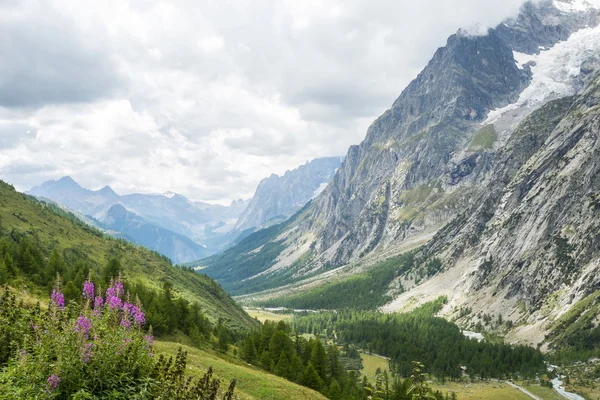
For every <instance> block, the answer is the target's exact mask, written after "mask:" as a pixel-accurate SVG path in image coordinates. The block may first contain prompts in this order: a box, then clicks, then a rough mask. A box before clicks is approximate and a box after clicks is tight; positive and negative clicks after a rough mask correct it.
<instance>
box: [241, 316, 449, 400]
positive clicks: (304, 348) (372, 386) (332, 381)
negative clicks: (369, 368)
mask: <svg viewBox="0 0 600 400" xmlns="http://www.w3.org/2000/svg"><path fill="white" fill-rule="evenodd" d="M350 352H351V350H350V349H347V348H344V350H343V353H341V352H340V350H339V348H338V344H337V343H336V342H335V340H333V338H332V339H331V340H328V341H326V342H324V341H322V340H320V339H319V338H318V337H311V338H310V339H308V340H307V339H306V338H305V337H304V336H300V335H298V334H297V333H296V334H295V335H291V328H290V326H289V325H287V324H286V323H285V322H284V321H279V322H278V323H275V322H270V321H267V322H266V323H265V324H264V325H263V327H262V329H261V331H258V332H256V333H255V334H253V335H249V336H248V337H247V338H246V339H245V340H244V342H243V344H242V358H243V359H244V360H245V361H247V362H248V363H250V364H253V365H256V366H259V367H262V368H263V369H264V370H266V371H271V372H272V373H274V374H275V375H278V376H280V377H283V378H286V379H288V380H290V381H292V382H297V383H299V384H301V385H304V386H306V387H309V388H311V389H313V390H315V391H319V392H321V393H322V394H323V395H325V396H326V397H327V398H329V399H334V400H341V399H344V400H366V399H377V398H379V399H397V400H409V399H432V400H443V399H444V398H446V399H448V398H450V397H448V396H446V397H444V395H443V394H442V393H441V392H434V391H432V390H431V389H430V388H429V387H428V385H427V384H426V383H425V376H424V374H423V365H422V364H420V363H417V362H415V363H412V368H411V372H410V375H407V376H410V378H408V379H403V378H402V377H401V376H399V375H398V376H394V377H390V376H389V375H388V374H387V373H384V374H383V375H381V376H378V377H377V379H376V381H374V382H372V383H370V382H369V381H368V380H367V379H362V380H361V379H359V378H360V376H359V375H358V374H357V372H356V371H350V372H348V371H346V368H345V365H344V363H343V360H344V359H345V358H349V357H350V356H349V353H350ZM354 353H355V354H357V353H356V352H355V351H354ZM452 398H456V397H452Z"/></svg>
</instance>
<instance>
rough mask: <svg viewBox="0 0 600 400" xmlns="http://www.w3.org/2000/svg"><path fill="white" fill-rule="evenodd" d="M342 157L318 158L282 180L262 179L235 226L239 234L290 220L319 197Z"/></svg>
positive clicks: (279, 178)
mask: <svg viewBox="0 0 600 400" xmlns="http://www.w3.org/2000/svg"><path fill="white" fill-rule="evenodd" d="M342 160H343V158H342V157H328V158H317V159H314V160H312V161H310V162H307V163H306V164H304V165H301V166H300V167H298V168H296V169H294V170H291V171H287V172H286V173H285V174H284V175H283V176H279V175H275V174H273V175H271V176H270V177H268V178H265V179H263V180H262V181H261V182H260V184H259V185H258V188H257V189H256V192H255V193H254V196H252V200H250V203H249V204H248V207H247V208H246V210H245V211H244V212H243V213H242V214H241V215H240V217H239V219H238V221H237V224H236V226H235V228H236V230H237V231H238V232H240V233H241V232H243V231H245V230H248V229H254V230H257V229H260V228H263V227H266V226H269V225H272V224H273V223H277V222H281V221H284V220H286V219H287V218H289V217H290V216H291V215H292V214H294V213H295V212H296V211H298V210H299V209H301V208H302V207H304V205H305V204H306V203H308V202H309V201H310V200H311V199H313V198H315V197H316V196H318V195H319V194H320V193H321V192H322V191H323V189H324V188H325V187H326V186H327V184H329V182H331V179H332V178H333V176H334V174H335V172H336V170H337V169H338V168H339V167H340V165H341V163H342Z"/></svg>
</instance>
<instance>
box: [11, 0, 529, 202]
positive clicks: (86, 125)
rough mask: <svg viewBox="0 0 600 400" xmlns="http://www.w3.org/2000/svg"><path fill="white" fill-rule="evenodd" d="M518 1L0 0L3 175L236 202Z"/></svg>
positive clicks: (324, 152)
mask: <svg viewBox="0 0 600 400" xmlns="http://www.w3.org/2000/svg"><path fill="white" fill-rule="evenodd" d="M522 2H523V1H522V0H502V1H501V0H418V1H417V0H413V1H404V0H390V1H374V0H343V1H342V0H341V1H337V0H329V1H317V0H294V1H285V0H272V1H263V0H248V1H228V0H217V1H215V0H211V1H198V0H180V1H154V0H114V1H113V0H97V1H81V0H48V1H19V0H1V1H0V54H2V63H0V178H1V179H3V180H6V181H8V182H10V183H12V184H14V185H15V186H16V187H17V188H18V189H19V190H26V189H29V188H31V187H32V186H34V185H37V184H39V183H41V182H43V181H45V180H48V179H57V178H60V177H61V176H63V175H71V176H72V177H73V178H74V179H76V180H77V181H78V182H80V183H81V184H82V185H83V186H85V187H88V188H100V187H102V186H104V185H110V186H112V187H113V188H114V189H115V190H116V191H117V192H119V193H121V194H123V193H129V192H142V193H150V192H152V193H160V192H165V191H168V190H171V191H175V192H178V193H182V194H184V195H186V196H188V197H189V198H191V199H194V200H208V201H219V202H226V201H228V200H229V199H232V198H240V197H243V198H247V197H249V196H251V195H252V193H253V192H254V189H255V188H256V185H257V184H258V182H259V181H260V180H261V179H262V178H264V177H266V176H268V175H270V174H271V173H278V174H281V173H283V172H285V171H286V170H287V169H292V168H295V167H297V166H298V165H300V164H303V163H304V162H306V161H307V160H309V159H312V158H315V157H322V156H337V155H344V154H345V153H346V150H347V148H348V146H350V145H351V144H358V143H360V141H361V140H362V139H363V138H364V136H365V133H366V129H367V127H368V125H369V124H370V123H371V122H372V121H373V120H374V119H375V118H376V117H377V116H378V115H379V114H381V113H382V112H383V111H385V110H386V109H387V108H388V107H389V106H390V105H391V104H392V102H393V101H394V100H395V98H396V97H397V96H398V95H399V94H400V92H401V91H402V89H403V88H404V87H405V86H406V85H407V84H408V82H409V81H410V80H411V79H413V78H414V77H415V76H416V75H417V73H418V72H419V71H420V70H421V69H422V68H423V67H424V65H425V64H426V62H427V61H428V60H429V59H430V58H431V56H432V55H433V52H434V51H435V49H436V48H437V47H440V46H443V45H444V44H445V42H446V38H447V37H448V36H449V35H450V34H452V33H453V32H455V31H456V30H457V29H459V28H470V29H471V30H472V31H477V32H484V31H485V29H486V27H488V26H493V25H496V24H497V23H499V22H500V21H501V20H502V19H504V18H506V17H508V16H511V15H515V14H516V12H517V10H518V8H519V6H520V4H521V3H522Z"/></svg>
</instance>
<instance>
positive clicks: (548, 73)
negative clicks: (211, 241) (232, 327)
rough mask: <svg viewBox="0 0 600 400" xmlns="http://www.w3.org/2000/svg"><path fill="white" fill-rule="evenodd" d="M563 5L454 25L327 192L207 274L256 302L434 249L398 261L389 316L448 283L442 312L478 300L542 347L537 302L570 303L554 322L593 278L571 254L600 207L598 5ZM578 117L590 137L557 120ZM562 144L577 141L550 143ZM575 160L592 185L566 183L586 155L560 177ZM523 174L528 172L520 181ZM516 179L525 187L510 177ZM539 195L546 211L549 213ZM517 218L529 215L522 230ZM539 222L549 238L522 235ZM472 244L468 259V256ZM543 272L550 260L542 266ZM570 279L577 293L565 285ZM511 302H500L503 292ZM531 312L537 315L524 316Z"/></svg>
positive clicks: (452, 314) (582, 245) (210, 266)
mask: <svg viewBox="0 0 600 400" xmlns="http://www.w3.org/2000/svg"><path fill="white" fill-rule="evenodd" d="M557 4H559V7H557ZM567 4H573V3H572V2H568V1H561V2H550V1H545V2H540V3H537V4H533V3H527V4H526V5H525V6H524V7H523V8H522V10H521V13H520V15H519V16H518V17H515V18H513V19H511V20H507V21H505V22H504V23H502V24H500V25H498V27H496V28H494V29H491V30H490V31H489V32H488V34H487V35H484V36H477V37H472V36H466V35H465V34H463V33H461V32H459V33H458V34H455V35H452V36H451V37H450V38H449V40H448V43H447V46H446V47H444V48H440V49H439V50H438V51H437V52H436V53H435V55H434V56H433V58H432V60H431V61H430V62H429V63H428V65H427V66H426V67H425V69H424V70H423V71H422V72H421V73H420V74H419V76H418V77H417V78H416V79H415V80H414V81H413V82H411V84H409V85H408V87H407V88H406V89H405V90H404V91H403V92H402V94H401V95H400V97H399V98H398V99H397V100H396V101H395V102H394V104H393V105H392V108H390V110H388V111H386V112H385V113H384V114H383V115H382V116H381V117H379V118H378V119H377V120H376V121H374V122H373V124H372V125H371V126H370V127H369V130H368V131H367V135H366V138H365V140H364V141H363V142H362V143H361V144H360V145H357V146H352V147H351V148H350V149H349V151H348V154H347V156H346V159H345V161H344V163H343V164H342V167H341V168H340V170H339V171H338V172H337V173H336V175H335V177H334V179H333V181H332V183H331V184H330V185H329V186H328V187H327V188H326V189H325V191H324V192H323V193H322V194H321V195H320V196H318V197H317V198H316V199H314V200H313V201H312V202H311V204H310V205H309V206H307V207H306V208H305V209H303V210H302V211H300V212H299V214H297V215H296V216H295V217H294V218H293V219H291V220H289V221H287V222H284V223H282V224H280V225H279V226H278V228H277V231H276V232H273V233H272V234H270V235H266V236H265V237H264V238H263V239H260V240H259V237H258V236H256V237H250V238H249V240H248V242H246V244H249V243H253V244H254V245H255V248H254V249H247V247H248V246H246V248H244V250H243V251H242V247H240V248H239V250H236V248H235V247H234V248H232V249H230V250H229V251H228V253H227V254H226V257H221V258H209V259H206V260H203V265H204V266H206V268H205V269H204V270H203V271H205V272H206V273H207V274H208V275H209V276H214V277H215V278H216V279H217V280H218V281H219V282H221V284H223V286H224V287H225V288H226V289H227V290H229V291H230V292H231V293H234V294H236V295H238V296H240V297H238V299H240V300H243V301H245V302H250V303H252V302H260V301H261V300H260V299H261V298H267V297H264V296H268V297H269V298H271V299H272V302H271V303H270V304H271V305H275V303H276V301H277V298H278V296H280V297H281V296H287V295H289V294H290V293H301V292H302V291H311V290H312V288H313V287H319V286H321V285H323V284H324V283H326V282H337V281H338V280H339V279H342V278H341V277H352V276H353V275H354V274H356V273H357V272H361V271H362V272H364V271H367V272H368V270H369V268H370V267H369V265H375V266H376V265H378V263H379V261H371V260H379V259H382V260H385V259H386V258H391V257H394V256H395V255H397V254H401V253H402V252H403V251H406V249H407V248H410V249H414V248H415V247H418V246H419V245H425V247H424V248H423V249H422V250H420V251H417V255H416V257H417V262H416V263H415V265H414V266H413V267H412V268H411V269H410V271H408V272H406V271H404V272H401V271H395V270H393V268H394V266H393V265H391V266H389V267H390V268H392V270H391V272H392V275H391V276H393V277H394V279H393V280H390V281H388V282H387V283H386V284H387V285H389V286H387V289H386V291H387V292H388V293H389V294H390V295H391V296H392V300H391V302H390V303H389V304H388V305H386V306H385V307H384V310H386V311H397V310H402V309H404V308H405V307H410V306H411V305H413V306H414V305H415V304H421V303H422V302H423V301H426V299H428V300H431V299H432V296H434V295H435V296H439V295H440V293H443V294H446V295H448V297H449V299H451V301H450V303H449V305H448V307H446V308H445V309H444V311H443V312H444V314H445V315H447V316H448V317H449V318H459V317H460V313H459V309H460V308H461V307H468V306H469V305H470V304H480V305H482V306H481V307H479V306H478V307H477V312H478V313H479V315H482V314H485V313H495V314H496V315H498V314H502V315H503V316H504V317H505V318H508V319H510V321H511V322H514V323H515V324H522V326H518V327H516V328H514V329H512V330H511V331H510V332H509V333H508V334H509V337H510V338H511V340H514V341H526V342H527V343H529V344H538V343H541V342H542V341H543V339H544V335H545V334H546V333H548V332H549V330H551V329H552V326H551V325H552V323H553V322H552V321H550V319H548V315H547V312H548V310H546V311H545V313H546V314H544V313H542V312H541V311H540V310H541V309H543V308H544V307H546V308H547V309H552V310H554V309H553V307H552V306H551V303H549V302H550V299H558V300H557V301H559V304H560V305H561V307H563V309H562V311H559V312H556V315H557V316H560V315H562V313H563V312H564V311H565V310H568V309H570V308H571V307H574V306H575V304H576V303H577V301H583V299H585V297H586V296H588V295H590V292H593V291H594V290H596V289H595V288H597V287H598V283H597V282H595V281H594V280H593V279H591V278H590V274H591V273H592V271H595V267H594V265H595V264H594V262H592V263H591V264H590V261H589V259H588V258H585V257H583V256H579V258H578V257H576V256H575V255H576V254H579V253H578V252H582V253H583V254H586V255H587V257H591V256H592V255H593V254H595V253H594V252H593V250H592V249H593V246H590V245H589V243H588V242H590V243H595V242H594V241H593V239H592V237H595V236H594V235H592V236H590V235H591V231H582V230H580V229H579V228H580V227H581V229H583V228H584V227H587V228H589V227H590V226H593V224H592V223H591V222H589V221H586V220H585V219H583V217H582V215H585V212H589V208H587V209H586V208H585V207H583V205H585V204H596V203H594V201H595V200H593V199H594V197H593V196H592V197H591V198H590V195H589V194H587V191H589V190H591V191H593V190H594V189H595V188H597V187H598V182H596V181H595V180H594V179H593V178H592V176H595V175H594V173H595V172H594V171H596V170H595V169H594V165H595V164H594V161H593V158H590V156H589V154H590V150H585V149H584V148H582V147H581V146H582V144H581V140H583V141H584V142H585V143H588V147H589V148H595V144H594V143H595V141H594V139H593V138H594V135H595V133H594V132H597V121H596V120H595V119H594V118H595V117H594V116H595V115H596V113H597V112H598V109H597V87H598V84H599V82H598V80H597V78H596V76H597V75H596V74H597V72H598V71H599V70H600V68H599V67H600V63H599V60H598V57H597V56H596V54H597V51H598V45H597V43H600V41H599V40H597V36H596V35H597V33H596V32H598V29H599V28H598V23H599V22H600V11H599V10H598V9H597V8H593V7H589V8H585V9H583V10H579V9H574V10H571V11H564V10H565V7H566V6H565V5H567ZM525 52H528V53H525ZM550 61H552V62H550ZM573 96H575V97H573ZM572 106H573V107H576V108H577V109H576V110H571V107H572ZM578 118H587V119H582V120H581V121H580V122H581V123H582V124H583V123H584V122H585V124H586V125H585V127H584V128H585V129H584V131H581V132H579V133H578V134H577V135H569V134H568V132H566V131H561V130H560V129H561V128H560V126H562V125H561V124H567V123H571V122H572V121H578ZM569 121H571V122H569ZM573 123H575V122H573ZM555 125H556V126H557V127H558V128H556V131H555V129H554V128H553V127H554V126H555ZM551 128H552V129H551ZM580 128H581V127H580ZM585 130H587V133H585ZM552 132H554V133H552ZM551 133H552V135H555V136H552V135H551ZM519 135H524V136H523V137H524V138H523V137H520V136H519ZM561 140H564V143H562V142H561ZM561 143H562V144H564V145H565V146H567V145H568V146H571V147H569V148H567V147H568V146H567V147H565V150H564V151H559V152H556V153H554V151H555V150H556V149H558V148H560V147H561V145H562V144H561ZM573 149H576V150H573ZM594 151H595V150H594ZM536 160H537V161H536ZM541 160H545V161H543V162H542V161H541ZM572 160H575V161H577V160H579V161H581V162H582V163H583V162H585V161H586V160H587V164H585V166H586V171H587V173H588V175H581V178H582V181H585V182H588V187H589V189H588V190H584V189H583V188H582V187H581V185H579V186H577V185H576V184H577V179H573V177H574V176H579V175H578V172H577V171H578V170H579V169H581V165H580V164H578V163H577V162H575V163H573V164H572V165H573V166H572V167H571V168H572V170H570V172H569V173H567V174H566V175H564V173H563V175H561V174H560V173H559V172H558V170H557V169H556V168H557V166H560V165H565V166H567V165H570V161H572ZM536 168H537V170H538V171H539V172H538V174H540V177H541V176H545V174H549V173H550V172H548V171H553V172H552V174H554V175H553V176H555V177H556V179H557V182H554V183H552V182H550V181H547V182H546V183H545V185H546V186H540V185H539V184H537V182H538V178H539V177H538V175H535V174H534V175H531V173H532V171H533V170H534V169H536ZM529 169H531V170H529ZM528 171H529V172H528ZM518 173H520V174H522V176H520V175H519V176H516V177H515V174H518ZM519 177H520V178H519ZM536 177H537V178H536ZM519 179H521V180H522V181H519ZM513 180H515V182H520V183H515V185H516V186H515V187H511V188H506V187H505V186H504V185H505V184H507V183H508V182H511V181H513ZM549 182H550V183H549ZM559 182H562V184H565V185H567V184H569V185H572V187H573V193H576V194H577V195H576V196H573V195H571V196H570V197H569V196H567V197H565V193H564V190H565V187H561V186H560V184H561V183H559ZM550 187H552V188H553V190H549V189H548V188H550ZM532 189H535V190H536V195H537V196H539V198H544V199H545V203H544V204H548V205H549V204H553V205H554V211H551V210H546V211H544V214H543V215H544V216H546V218H548V219H549V220H550V221H568V222H569V223H568V224H567V223H566V222H565V225H564V226H562V228H563V229H565V230H566V232H577V233H579V235H577V234H575V237H589V239H585V240H584V239H577V240H575V239H574V238H573V233H571V234H567V233H565V232H562V233H561V234H558V233H560V232H557V231H553V230H552V229H550V228H548V229H542V228H540V227H538V226H537V225H536V224H534V223H533V222H532V221H535V218H534V216H535V215H536V214H535V213H534V210H536V208H532V207H531V206H530V204H529V203H531V202H534V201H535V195H533V194H531V195H529V197H528V196H527V195H526V194H527V193H530V191H531V190H532ZM505 191H506V193H505ZM519 193H523V197H520V195H519ZM503 196H507V197H506V198H505V199H506V202H505V203H504V204H505V206H506V207H508V211H507V214H506V215H510V217H506V218H507V219H506V220H504V219H501V218H500V217H499V216H494V215H495V213H496V212H498V213H500V211H497V210H496V209H495V207H496V206H497V204H499V203H498V202H499V201H500V199H502V198H504V197H503ZM510 196H513V197H510ZM578 196H579V197H578ZM557 199H560V200H557ZM579 199H583V200H582V202H580V203H577V201H579ZM557 201H558V202H557ZM535 204H538V203H535ZM544 204H538V205H537V207H540V210H543V207H544ZM567 204H569V205H570V209H572V210H579V211H578V212H579V217H576V216H574V215H572V213H571V212H570V211H568V210H567V211H564V212H563V213H562V214H561V213H560V210H561V208H560V207H561V205H562V206H565V205H567ZM582 207H583V208H582ZM586 210H587V211H586ZM511 211H514V212H513V213H511ZM540 212H541V211H540ZM574 212H575V211H573V213H574ZM520 213H528V214H523V215H521V214H520ZM563 214H564V215H563ZM492 217H494V219H492ZM520 218H523V220H525V219H526V218H530V219H532V220H529V221H527V222H526V223H525V222H523V225H520V223H519V221H520ZM578 218H579V219H578ZM592 220H593V218H592ZM507 221H508V222H507ZM491 223H495V224H497V225H499V226H502V224H509V225H510V224H511V223H512V224H513V225H514V227H513V229H517V231H518V230H519V229H521V230H520V231H518V232H519V234H518V235H516V234H515V236H511V235H509V234H508V233H506V232H508V231H509V230H508V229H507V228H506V227H504V228H498V227H496V228H495V229H494V226H490V225H489V224H491ZM594 223H595V222H594ZM587 228H586V229H587ZM503 229H506V231H503ZM590 229H591V228H590ZM490 232H491V233H490ZM503 232H504V233H503ZM534 232H536V233H535V235H537V236H535V237H536V238H538V240H539V241H540V242H541V243H545V245H544V246H543V247H538V246H537V245H536V244H535V243H536V241H535V240H533V239H531V238H529V237H528V234H531V235H534ZM259 233H260V232H259ZM492 233H493V234H492ZM432 238H433V239H432ZM517 238H519V239H520V241H519V242H515V240H516V239H517ZM428 242H429V244H427V243H428ZM403 244H406V246H403ZM470 246H473V247H474V248H475V250H474V251H475V256H474V258H469V255H471V253H470V252H469V251H467V250H469V248H470ZM402 248H404V249H403V250H402ZM477 249H479V250H477ZM513 249H520V250H519V251H520V253H513ZM544 249H545V250H544ZM477 251H480V252H481V254H480V255H477V254H478V253H477ZM488 252H489V253H490V259H487V258H486V257H485V254H487V253H488ZM528 252H532V253H534V254H537V256H538V257H539V258H540V260H545V261H543V262H546V264H544V265H545V267H544V266H540V264H539V263H540V262H542V261H539V262H532V261H531V259H530V258H527V257H526V258H525V259H524V260H520V257H521V256H520V255H519V254H524V255H528V254H529V253H528ZM463 253H464V256H463ZM572 253H573V254H572ZM492 255H493V256H492ZM530 256H531V255H530V254H529V256H528V257H530ZM492 258H493V259H492ZM593 259H594V258H593V257H592V261H593ZM434 260H437V261H435V262H434ZM579 263H582V264H579ZM563 264H564V265H567V266H568V268H571V270H570V271H571V272H570V274H571V278H569V279H570V280H564V279H562V278H561V279H557V277H556V276H555V274H556V273H557V272H556V271H560V268H567V267H566V266H565V267H560V265H563ZM574 265H577V267H575V266H574ZM249 266H251V267H252V268H251V269H249ZM549 266H553V267H554V268H555V269H553V270H552V269H551V270H546V269H544V268H550V267H549ZM225 268H226V269H227V271H228V272H227V274H223V273H222V271H223V270H224V269H225ZM250 270H251V271H253V272H252V274H250V275H248V271H250ZM328 271H332V272H331V273H329V272H328ZM394 274H395V275H394ZM519 276H522V278H519ZM586 277H587V278H586ZM240 278H243V279H244V280H243V284H241V283H238V281H239V279H240ZM488 278H489V279H490V280H487V279H488ZM386 279H387V278H386ZM553 279H554V280H555V281H553ZM546 280H548V281H546ZM574 282H575V283H577V282H579V283H577V285H578V286H577V287H574V286H570V285H572V284H573V283H574ZM561 285H562V286H561ZM282 288H283V289H282ZM561 288H562V289H561ZM578 288H579V289H578ZM561 290H563V292H561ZM470 291H472V292H473V293H472V294H469V293H470ZM557 291H558V292H557ZM557 293H558V294H557ZM500 294H502V295H500ZM377 295H380V293H378V294H377ZM504 296H506V298H507V300H506V301H501V300H500V298H504ZM552 296H557V297H552ZM523 307H524V309H525V310H527V311H528V312H527V313H525V314H522V313H518V312H517V311H518V310H519V309H521V308H523ZM554 311H556V310H554ZM474 314H476V313H473V314H471V315H470V316H469V317H468V318H467V317H465V316H462V318H463V319H462V320H461V322H462V324H463V326H466V327H469V326H470V327H473V326H474V325H475V324H476V323H477V322H481V321H478V319H477V316H476V315H474ZM541 320H543V321H544V323H543V324H542V323H540V322H539V321H541ZM528 329H533V330H532V331H529V330H528ZM528 332H529V333H530V334H529V335H528ZM531 340H533V342H532V341H531ZM547 345H549V344H547Z"/></svg>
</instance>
